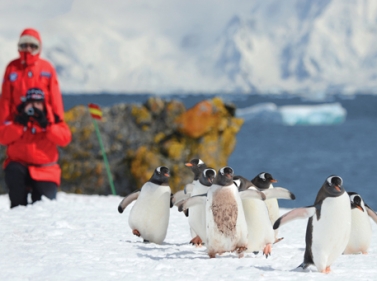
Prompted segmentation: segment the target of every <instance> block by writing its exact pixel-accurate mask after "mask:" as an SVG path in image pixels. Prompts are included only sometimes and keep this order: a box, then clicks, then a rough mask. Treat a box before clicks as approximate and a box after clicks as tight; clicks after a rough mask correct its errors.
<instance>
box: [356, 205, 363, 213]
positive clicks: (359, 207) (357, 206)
mask: <svg viewBox="0 0 377 281" xmlns="http://www.w3.org/2000/svg"><path fill="white" fill-rule="evenodd" d="M356 208H358V209H359V210H360V211H362V212H364V209H363V207H361V206H359V205H356Z"/></svg>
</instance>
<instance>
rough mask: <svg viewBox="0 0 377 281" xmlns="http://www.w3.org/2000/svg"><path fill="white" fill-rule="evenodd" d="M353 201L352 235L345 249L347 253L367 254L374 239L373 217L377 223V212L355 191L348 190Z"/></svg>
mask: <svg viewBox="0 0 377 281" xmlns="http://www.w3.org/2000/svg"><path fill="white" fill-rule="evenodd" d="M348 196H349V198H350V201H351V218H352V225H351V235H350V239H349V241H348V244H347V246H346V249H345V250H344V254H345V255H349V254H359V253H362V254H367V253H368V249H369V246H370V242H371V239H372V226H371V224H370V219H369V217H371V218H372V219H373V220H374V222H375V223H377V214H376V212H375V211H373V210H372V209H371V208H370V207H369V206H368V205H367V204H365V202H364V201H363V199H362V198H361V196H360V195H359V194H357V193H355V192H348Z"/></svg>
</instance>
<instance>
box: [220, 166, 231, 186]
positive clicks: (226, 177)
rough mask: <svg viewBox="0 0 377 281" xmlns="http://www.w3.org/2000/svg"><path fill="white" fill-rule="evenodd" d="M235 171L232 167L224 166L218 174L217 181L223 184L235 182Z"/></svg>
mask: <svg viewBox="0 0 377 281" xmlns="http://www.w3.org/2000/svg"><path fill="white" fill-rule="evenodd" d="M233 176H234V171H233V169H232V168H231V167H229V166H225V167H222V168H221V169H220V170H219V172H218V173H217V175H216V178H215V183H216V184H218V185H221V186H225V185H230V184H232V183H233Z"/></svg>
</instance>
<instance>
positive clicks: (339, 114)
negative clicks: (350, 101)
mask: <svg viewBox="0 0 377 281" xmlns="http://www.w3.org/2000/svg"><path fill="white" fill-rule="evenodd" d="M236 115H237V117H240V118H243V119H245V121H250V120H253V121H258V122H267V123H269V122H273V123H278V124H284V125H290V126H294V125H333V124H340V123H342V122H344V120H345V118H346V115H347V111H346V109H345V108H343V107H342V105H341V104H340V103H327V104H318V105H285V106H280V107H278V106H277V105H276V104H274V103H261V104H256V105H253V106H250V107H246V108H240V109H237V112H236Z"/></svg>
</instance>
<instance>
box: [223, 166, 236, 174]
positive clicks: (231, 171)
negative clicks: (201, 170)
mask: <svg viewBox="0 0 377 281" xmlns="http://www.w3.org/2000/svg"><path fill="white" fill-rule="evenodd" d="M225 169H229V172H230V173H233V169H232V168H231V167H228V166H226V167H222V168H221V169H220V174H221V175H224V170H225Z"/></svg>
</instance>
